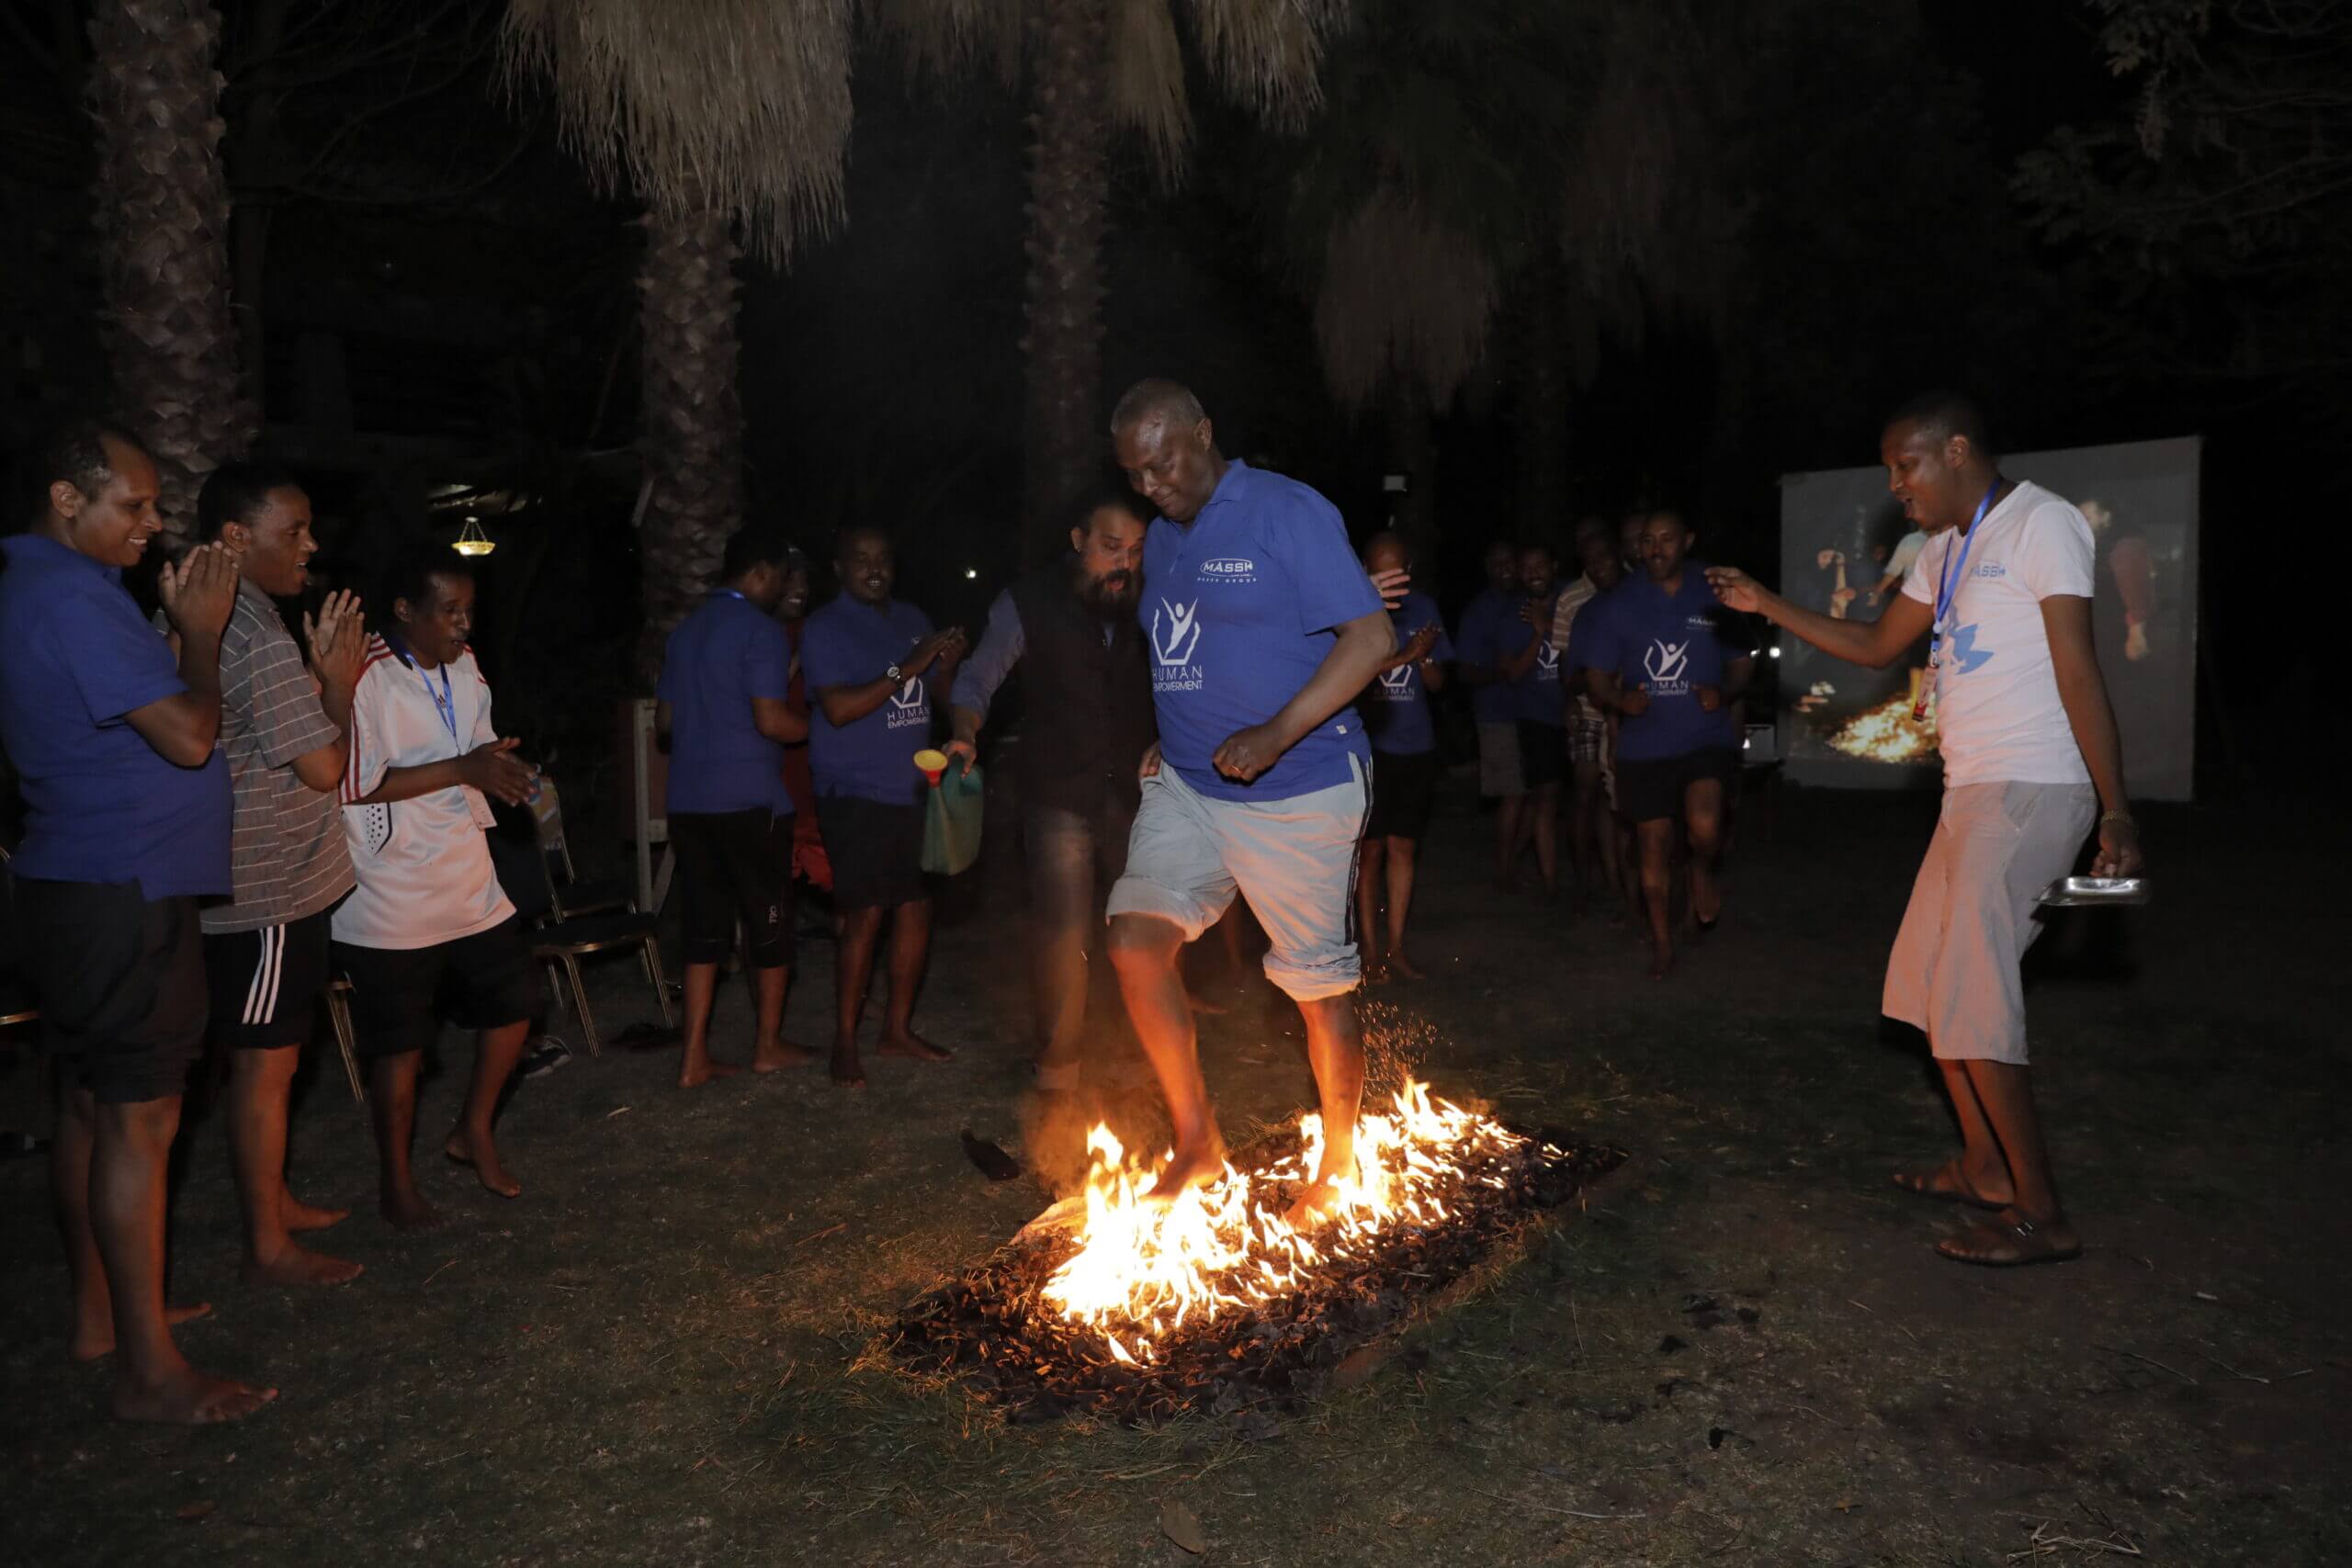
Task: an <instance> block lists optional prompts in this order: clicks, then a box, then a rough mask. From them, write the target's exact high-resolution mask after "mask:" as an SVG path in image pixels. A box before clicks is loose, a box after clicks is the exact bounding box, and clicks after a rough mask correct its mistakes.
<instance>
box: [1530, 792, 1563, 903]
mask: <svg viewBox="0 0 2352 1568" xmlns="http://www.w3.org/2000/svg"><path fill="white" fill-rule="evenodd" d="M1526 811H1527V830H1528V836H1529V837H1530V838H1531V839H1532V840H1534V842H1535V874H1537V875H1538V876H1540V877H1542V878H1543V879H1544V897H1546V898H1550V897H1556V896H1557V895H1558V894H1559V891H1560V786H1559V785H1558V784H1537V785H1536V786H1535V787H1534V788H1533V789H1532V790H1530V791H1528V793H1527V804H1526Z"/></svg>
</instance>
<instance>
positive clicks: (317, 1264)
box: [238, 1241, 361, 1285]
mask: <svg viewBox="0 0 2352 1568" xmlns="http://www.w3.org/2000/svg"><path fill="white" fill-rule="evenodd" d="M238 1272H239V1273H240V1274H242V1275H243V1278H244V1281H245V1283H247V1284H248V1285H348V1284H349V1283H351V1281H352V1280H356V1279H357V1278H359V1275H360V1272H361V1270H360V1267H359V1265H358V1264H356V1263H354V1262H352V1261H351V1260H350V1259H348V1258H330V1257H328V1256H327V1255H326V1254H325V1253H323V1252H312V1251H311V1249H310V1248H309V1247H297V1246H295V1245H294V1244H293V1243H292V1242H290V1241H289V1242H288V1243H287V1244H286V1245H285V1247H282V1248H280V1249H279V1250H278V1252H277V1256H276V1257H274V1258H268V1259H267V1260H264V1259H262V1258H246V1259H245V1261H244V1266H243V1268H242V1269H239V1270H238Z"/></svg>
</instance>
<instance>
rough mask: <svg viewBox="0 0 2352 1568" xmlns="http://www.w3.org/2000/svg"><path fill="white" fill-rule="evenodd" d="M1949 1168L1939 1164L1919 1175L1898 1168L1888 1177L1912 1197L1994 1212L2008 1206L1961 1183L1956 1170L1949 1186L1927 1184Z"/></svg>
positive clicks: (1899, 1188)
mask: <svg viewBox="0 0 2352 1568" xmlns="http://www.w3.org/2000/svg"><path fill="white" fill-rule="evenodd" d="M1948 1170H1951V1166H1949V1165H1939V1166H1938V1167H1936V1168H1935V1169H1934V1170H1932V1171H1929V1172H1928V1174H1927V1175H1926V1176H1920V1175H1918V1174H1917V1173H1916V1172H1913V1171H1908V1170H1898V1171H1896V1172H1895V1173H1894V1176H1893V1177H1892V1178H1890V1179H1891V1180H1893V1181H1894V1185H1895V1187H1896V1189H1897V1190H1901V1191H1905V1192H1908V1193H1909V1194H1911V1196H1913V1197H1914V1198H1935V1199H1939V1200H1940V1201H1943V1202H1946V1203H1965V1204H1966V1205H1968V1207H1970V1208H1972V1209H1985V1210H1987V1211H1990V1212H1992V1213H1999V1212H2000V1211H2001V1210H2003V1209H2006V1208H2007V1207H2008V1205H2007V1203H1996V1202H1994V1201H1992V1200H1991V1199H1990V1198H1986V1197H1983V1196H1981V1195H1979V1194H1978V1192H1977V1191H1976V1190H1975V1189H1974V1188H1973V1187H1966V1186H1963V1185H1962V1184H1961V1181H1960V1178H1959V1175H1958V1173H1957V1172H1954V1174H1953V1176H1952V1179H1951V1184H1950V1185H1949V1186H1943V1187H1933V1186H1930V1185H1928V1183H1929V1182H1930V1181H1932V1180H1933V1179H1935V1178H1936V1177H1939V1176H1941V1175H1943V1174H1944V1172H1946V1171H1948Z"/></svg>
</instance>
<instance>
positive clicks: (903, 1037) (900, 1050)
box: [874, 1029, 956, 1062]
mask: <svg viewBox="0 0 2352 1568" xmlns="http://www.w3.org/2000/svg"><path fill="white" fill-rule="evenodd" d="M874 1049H875V1050H876V1052H878V1053H879V1054H881V1055H885V1056H905V1057H907V1058H909V1059H910V1060H912V1061H917V1062H952V1061H954V1060H955V1059H956V1057H955V1055H954V1054H953V1053H951V1052H949V1051H946V1050H944V1049H942V1048H941V1047H939V1046H937V1045H933V1043H931V1042H930V1041H928V1040H925V1039H924V1038H923V1037H922V1035H920V1034H917V1033H916V1032H914V1031H913V1030H911V1029H910V1030H908V1031H907V1032H905V1033H903V1034H885V1035H884V1036H882V1038H881V1039H879V1040H877V1041H876V1042H875V1043H874Z"/></svg>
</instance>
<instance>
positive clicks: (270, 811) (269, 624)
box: [202, 582, 353, 934]
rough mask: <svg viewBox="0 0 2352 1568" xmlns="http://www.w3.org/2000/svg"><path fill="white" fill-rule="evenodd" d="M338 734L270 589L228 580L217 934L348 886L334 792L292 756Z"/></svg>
mask: <svg viewBox="0 0 2352 1568" xmlns="http://www.w3.org/2000/svg"><path fill="white" fill-rule="evenodd" d="M338 739H342V733H341V731H339V730H337V729H336V728H335V727H334V720H333V719H330V718H329V717H327V715H326V710H325V709H324V708H322V707H321V706H320V705H319V683H318V682H317V681H316V680H314V679H313V678H312V677H311V671H310V668H309V667H308V666H307V665H305V664H304V663H303V662H302V652H301V649H299V648H297V647H295V646H294V638H293V637H291V636H289V635H288V632H287V630H286V623H285V621H284V620H282V619H281V618H279V616H278V614H277V605H275V604H271V603H270V601H269V596H268V595H267V594H266V593H264V592H262V591H261V590H260V589H258V588H256V587H254V585H253V584H252V583H250V582H240V583H238V584H237V606H236V609H235V611H234V613H232V615H230V617H229V625H228V627H227V629H226V630H225V631H223V632H222V633H221V636H220V749H221V750H223V751H225V752H227V753H228V756H229V784H230V790H231V792H232V798H233V800H234V803H235V805H234V809H233V814H232V818H231V821H232V827H231V837H230V846H229V848H230V875H231V879H232V886H234V887H235V889H236V892H235V896H234V897H232V899H231V900H230V901H229V902H228V903H226V904H214V905H210V906H208V907H207V908H205V910H204V912H203V915H202V919H203V922H204V929H205V931H208V932H211V933H214V934H219V933H222V932H227V931H258V930H260V929H262V928H263V927H265V926H282V925H286V924H288V923H289V922H291V921H294V920H299V919H302V918H304V917H305V916H308V915H315V914H317V913H318V912H319V911H321V910H322V909H324V908H328V907H329V906H331V905H332V904H334V901H335V900H336V899H338V898H340V897H343V896H344V895H345V893H347V892H349V891H350V890H351V886H352V882H353V876H352V870H351V850H350V847H349V846H348V845H347V844H346V843H345V839H344V831H343V818H342V812H341V809H340V807H339V805H338V803H337V800H336V795H335V792H334V790H323V791H322V790H315V789H312V788H311V787H310V786H309V785H308V784H304V783H303V782H302V781H301V779H300V776H298V775H297V774H296V773H295V772H294V759H295V758H297V757H300V756H302V755H304V754H305V753H307V752H311V751H315V750H319V749H320V748H321V747H323V746H332V745H334V743H335V742H336V741H337V740H338Z"/></svg>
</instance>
